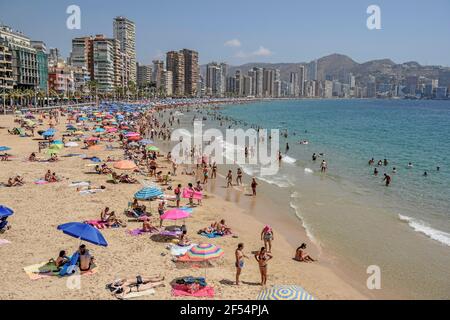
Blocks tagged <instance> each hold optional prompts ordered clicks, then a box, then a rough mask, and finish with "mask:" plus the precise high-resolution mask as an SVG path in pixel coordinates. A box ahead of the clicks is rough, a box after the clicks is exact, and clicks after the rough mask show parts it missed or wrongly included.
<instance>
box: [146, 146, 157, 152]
mask: <svg viewBox="0 0 450 320" xmlns="http://www.w3.org/2000/svg"><path fill="white" fill-rule="evenodd" d="M146 149H147V151H154V152H158V151H159V148H158V147H155V146H148V147H147V148H146Z"/></svg>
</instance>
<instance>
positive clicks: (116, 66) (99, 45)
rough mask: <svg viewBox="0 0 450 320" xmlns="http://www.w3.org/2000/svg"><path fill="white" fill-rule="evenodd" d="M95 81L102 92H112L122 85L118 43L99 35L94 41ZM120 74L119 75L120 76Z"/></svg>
mask: <svg viewBox="0 0 450 320" xmlns="http://www.w3.org/2000/svg"><path fill="white" fill-rule="evenodd" d="M92 51H93V52H92V56H93V72H92V73H93V80H95V82H96V83H97V89H98V91H100V92H112V91H113V90H114V89H115V88H116V87H117V86H118V85H119V84H120V78H121V75H120V70H121V62H122V61H121V58H120V56H118V55H119V54H120V51H119V48H118V42H117V41H116V40H115V39H108V38H105V37H104V36H102V35H97V36H96V37H95V38H94V39H93V41H92ZM118 73H119V74H118Z"/></svg>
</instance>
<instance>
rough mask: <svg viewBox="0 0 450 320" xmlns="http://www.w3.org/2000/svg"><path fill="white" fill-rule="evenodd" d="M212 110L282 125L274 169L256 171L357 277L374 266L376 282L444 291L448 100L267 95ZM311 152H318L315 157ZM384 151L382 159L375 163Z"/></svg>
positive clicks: (413, 290) (449, 264)
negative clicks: (323, 168)
mask: <svg viewBox="0 0 450 320" xmlns="http://www.w3.org/2000/svg"><path fill="white" fill-rule="evenodd" d="M220 113H221V114H222V115H223V116H224V117H228V118H230V119H233V121H228V122H226V124H225V125H224V126H228V125H231V126H232V127H233V128H237V127H240V128H242V127H244V128H245V127H249V126H250V125H257V126H260V127H262V128H266V129H280V130H281V131H282V132H287V133H288V137H287V139H286V138H280V151H281V152H282V153H284V154H285V156H284V159H283V162H282V164H281V167H280V171H279V173H278V174H277V175H274V176H259V177H258V178H259V179H260V180H261V181H263V182H265V183H267V184H268V185H269V186H270V187H272V188H276V189H278V190H277V191H274V192H275V193H273V194H276V193H277V192H278V193H280V194H281V193H284V194H289V200H288V202H289V203H288V204H289V208H290V210H292V213H293V214H295V215H296V216H297V217H298V218H299V220H300V221H301V224H302V225H303V226H304V227H305V228H306V231H307V233H308V235H309V237H310V238H311V239H312V240H313V241H314V242H316V244H317V245H319V246H320V247H322V248H324V249H325V250H328V251H330V252H333V253H336V254H337V255H338V256H339V257H340V258H341V260H343V261H344V264H346V265H347V266H348V268H352V267H354V268H356V270H357V272H356V273H359V275H360V276H361V278H363V277H364V274H365V271H366V267H368V266H369V265H377V266H380V268H381V271H382V274H383V276H384V278H383V279H384V280H385V282H384V284H385V285H384V287H385V288H390V289H392V290H393V291H399V292H402V294H401V295H400V296H403V297H405V296H408V297H413V298H422V297H423V298H450V101H426V100H286V101H283V100H275V101H268V102H258V103H251V104H247V105H232V106H225V107H223V108H221V110H220ZM216 125H217V123H216ZM300 141H308V144H299V142H300ZM286 143H289V146H290V148H289V151H286V150H285V145H286ZM313 153H316V154H322V156H321V157H319V158H318V160H317V161H313V160H312V154H313ZM371 158H374V159H375V165H374V166H369V165H368V161H369V160H370V159H371ZM323 159H324V160H326V161H327V163H328V172H327V173H326V174H321V173H320V163H321V161H322V160H323ZM384 159H387V160H388V165H387V166H384V165H382V166H377V162H378V160H382V161H384ZM409 163H412V164H413V167H409V166H408V164H409ZM374 167H377V169H378V171H379V175H378V176H374V174H373V171H374ZM437 167H439V170H438V169H437ZM394 168H395V169H396V170H395V171H396V172H394ZM243 169H244V171H245V172H246V173H247V174H249V175H254V174H255V172H257V170H256V168H255V166H250V165H245V166H243ZM425 172H427V175H426V176H424V173H425ZM384 173H387V174H389V175H390V176H391V177H392V181H391V185H390V186H389V187H386V186H385V185H384V183H383V181H382V178H383V174H384ZM273 190H275V189H273ZM268 194H271V193H268ZM278 198H280V197H274V201H277V199H278ZM280 205H281V204H280ZM405 292H407V294H406V295H405V294H404V293H405Z"/></svg>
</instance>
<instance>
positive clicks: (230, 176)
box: [227, 170, 233, 188]
mask: <svg viewBox="0 0 450 320" xmlns="http://www.w3.org/2000/svg"><path fill="white" fill-rule="evenodd" d="M232 186H233V172H232V171H231V170H229V171H228V174H227V188H229V187H232Z"/></svg>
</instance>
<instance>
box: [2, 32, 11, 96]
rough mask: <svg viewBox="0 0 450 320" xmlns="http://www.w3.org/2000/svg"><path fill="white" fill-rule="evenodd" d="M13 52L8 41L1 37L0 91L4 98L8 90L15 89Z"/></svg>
mask: <svg viewBox="0 0 450 320" xmlns="http://www.w3.org/2000/svg"><path fill="white" fill-rule="evenodd" d="M13 85H14V82H13V68H12V53H11V51H10V50H9V48H8V46H7V44H6V42H4V41H2V40H1V39H0V93H1V94H2V96H1V98H2V99H3V97H4V94H6V92H8V91H10V90H12V89H13Z"/></svg>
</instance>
